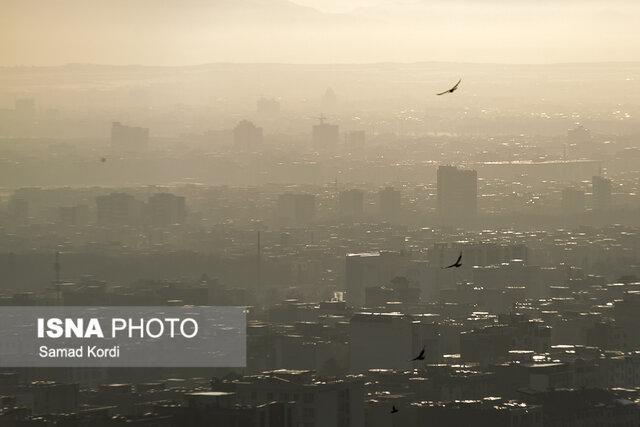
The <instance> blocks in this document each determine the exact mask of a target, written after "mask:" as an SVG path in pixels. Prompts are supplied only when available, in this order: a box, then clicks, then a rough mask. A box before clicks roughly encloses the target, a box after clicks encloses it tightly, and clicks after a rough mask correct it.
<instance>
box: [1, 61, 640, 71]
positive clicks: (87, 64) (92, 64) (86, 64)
mask: <svg viewBox="0 0 640 427" xmlns="http://www.w3.org/2000/svg"><path fill="white" fill-rule="evenodd" d="M427 64H437V65H499V66H534V67H541V66H542V67H544V66H567V65H583V66H585V65H640V60H636V61H571V62H465V61H371V62H280V61H272V62H250V61H219V62H201V63H194V64H180V65H160V64H154V65H152V64H134V63H127V64H109V63H98V62H67V63H64V64H38V65H36V64H31V65H26V64H12V65H5V64H0V69H7V68H62V67H72V66H83V67H114V68H127V67H137V68H190V67H191V68H193V67H206V66H212V65H279V66H282V65H289V66H298V65H301V66H309V65H315V66H350V65H351V66H353V65H427Z"/></svg>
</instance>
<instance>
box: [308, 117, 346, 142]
mask: <svg viewBox="0 0 640 427" xmlns="http://www.w3.org/2000/svg"><path fill="white" fill-rule="evenodd" d="M319 119H320V123H319V124H317V125H314V126H313V134H312V142H313V147H314V148H316V149H318V150H325V149H327V148H332V147H335V146H336V145H338V140H339V138H340V128H339V126H338V125H331V124H329V123H325V122H324V121H325V120H326V118H325V117H324V116H320V117H319Z"/></svg>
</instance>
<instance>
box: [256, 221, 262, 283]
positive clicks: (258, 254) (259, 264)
mask: <svg viewBox="0 0 640 427" xmlns="http://www.w3.org/2000/svg"><path fill="white" fill-rule="evenodd" d="M257 252H258V253H257V257H258V259H257V276H258V277H257V281H256V282H257V283H256V284H257V286H258V288H260V287H261V282H262V246H261V245H260V230H258V247H257Z"/></svg>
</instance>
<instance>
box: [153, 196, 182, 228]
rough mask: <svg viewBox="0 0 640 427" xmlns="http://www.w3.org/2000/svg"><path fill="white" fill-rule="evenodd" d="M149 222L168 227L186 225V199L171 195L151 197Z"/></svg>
mask: <svg viewBox="0 0 640 427" xmlns="http://www.w3.org/2000/svg"><path fill="white" fill-rule="evenodd" d="M148 207H149V220H150V222H151V224H153V225H155V226H160V227H166V226H168V225H173V224H184V222H185V220H186V217H187V211H186V207H185V198H184V197H182V196H176V195H175V194H171V193H156V194H154V195H153V196H151V197H149V202H148Z"/></svg>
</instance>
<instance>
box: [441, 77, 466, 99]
mask: <svg viewBox="0 0 640 427" xmlns="http://www.w3.org/2000/svg"><path fill="white" fill-rule="evenodd" d="M461 81H462V79H460V80H458V83H456V84H455V85H454V86H453V87H452V88H451V89H448V90H445V91H444V92H440V93H438V94H436V95H438V96H440V95H444V94H445V93H453V92H455V91H456V90H458V86H459V85H460V82H461Z"/></svg>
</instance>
